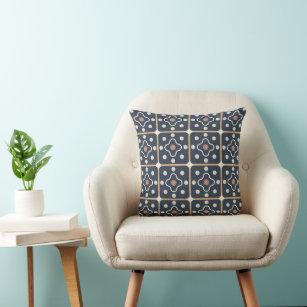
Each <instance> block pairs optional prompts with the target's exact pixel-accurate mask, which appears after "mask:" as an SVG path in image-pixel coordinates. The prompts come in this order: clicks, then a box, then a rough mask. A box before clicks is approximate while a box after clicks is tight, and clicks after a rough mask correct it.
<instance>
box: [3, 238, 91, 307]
mask: <svg viewBox="0 0 307 307" xmlns="http://www.w3.org/2000/svg"><path fill="white" fill-rule="evenodd" d="M45 245H48V246H50V245H52V246H55V247H57V249H58V250H59V252H60V256H61V260H62V266H63V271H64V275H65V279H66V285H67V291H68V295H69V300H70V305H71V307H83V301H82V294H81V288H80V280H79V272H78V266H77V258H76V252H77V249H78V247H81V246H84V247H85V246H87V238H83V239H76V240H68V241H59V242H48V243H40V244H31V245H22V246H15V245H14V246H12V245H9V244H8V243H6V242H2V241H0V247H19V248H20V247H26V248H27V266H28V306H29V307H34V279H33V248H34V247H36V246H45Z"/></svg>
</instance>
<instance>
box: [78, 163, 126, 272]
mask: <svg viewBox="0 0 307 307" xmlns="http://www.w3.org/2000/svg"><path fill="white" fill-rule="evenodd" d="M84 202H85V207H86V215H87V219H88V224H89V227H90V231H91V236H92V238H93V241H94V244H95V246H96V249H97V251H98V254H99V255H100V257H101V258H102V260H103V261H104V262H105V263H107V264H108V265H110V266H112V259H113V257H115V256H117V255H118V253H117V249H116V244H115V233H116V231H117V229H118V227H119V225H120V223H121V222H122V221H123V220H124V218H125V217H126V216H127V215H128V210H127V201H126V192H125V188H124V185H123V180H122V178H121V176H120V172H119V171H117V169H116V167H115V166H114V165H111V164H106V163H103V164H102V165H101V166H99V167H97V168H96V169H94V170H93V172H92V173H91V174H90V175H89V176H88V177H87V179H86V181H85V184H84Z"/></svg>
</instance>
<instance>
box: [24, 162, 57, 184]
mask: <svg viewBox="0 0 307 307" xmlns="http://www.w3.org/2000/svg"><path fill="white" fill-rule="evenodd" d="M50 159H51V156H49V157H46V158H44V159H42V160H40V161H39V162H38V163H37V164H34V165H30V168H28V169H27V170H26V172H25V175H24V180H25V181H32V180H34V179H35V177H36V175H37V173H38V171H39V170H40V169H41V168H42V167H43V166H45V165H46V164H47V163H48V162H49V160H50Z"/></svg>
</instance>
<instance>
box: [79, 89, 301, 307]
mask: <svg viewBox="0 0 307 307" xmlns="http://www.w3.org/2000/svg"><path fill="white" fill-rule="evenodd" d="M238 107H245V108H246V110H247V113H246V117H245V119H244V121H243V125H242V133H241V142H240V156H239V168H240V174H239V175H240V190H241V194H242V202H243V210H242V214H240V215H236V216H192V217H190V216H178V217H169V216H155V217H141V216H139V215H138V203H139V195H140V189H141V174H140V165H139V149H138V142H137V135H136V131H135V128H134V125H133V122H132V120H131V117H130V115H129V110H130V109H137V110H142V111H148V112H155V113H165V114H204V113H215V112H221V111H228V110H232V109H235V108H238ZM84 198H85V205H86V212H87V217H88V222H89V226H90V230H91V234H92V237H93V240H94V243H95V246H96V248H97V251H98V253H99V255H100V257H101V259H102V260H103V261H104V262H105V263H106V264H108V265H109V266H111V267H113V268H116V269H122V270H128V269H129V270H132V273H131V278H130V283H129V287H128V293H127V298H126V305H125V306H126V307H133V306H137V300H138V296H139V291H140V288H141V282H142V278H143V274H144V271H145V270H204V271H206V270H235V271H236V272H237V276H238V280H239V283H240V287H241V292H242V296H243V299H244V302H245V306H248V307H251V306H259V303H258V299H257V295H256V291H255V287H254V284H253V280H252V275H251V271H250V269H251V268H259V267H265V266H268V265H270V264H272V263H274V262H275V261H276V260H277V259H278V258H279V257H280V255H281V254H282V252H283V250H284V249H285V247H286V245H287V242H288V239H289V236H290V233H291V230H292V227H293V224H294V221H295V216H296V213H297V209H298V198H299V191H298V183H297V181H296V180H295V178H294V177H293V176H292V175H291V174H290V173H289V172H288V171H287V170H286V169H284V168H282V167H281V165H280V163H279V161H278V158H277V156H276V154H275V151H274V148H273V146H272V144H271V141H270V138H269V136H268V133H267V131H266V129H265V127H264V124H263V122H262V120H261V118H260V116H259V114H258V112H257V110H256V108H255V106H254V105H253V103H252V102H251V101H250V99H249V98H248V97H246V96H244V95H242V94H238V93H232V92H211V91H157V92H149V93H145V94H143V95H140V96H139V97H137V98H136V99H135V100H134V101H133V102H132V103H131V104H130V105H129V107H128V109H127V110H126V112H125V113H124V115H123V117H122V119H121V121H120V123H119V126H118V128H117V131H116V133H115V135H114V137H113V141H112V144H111V146H110V149H109V151H108V153H107V156H106V158H105V160H104V162H103V163H102V165H100V166H99V167H97V168H96V169H95V170H94V171H93V172H92V173H91V174H90V175H89V177H88V178H87V180H86V183H85V188H84Z"/></svg>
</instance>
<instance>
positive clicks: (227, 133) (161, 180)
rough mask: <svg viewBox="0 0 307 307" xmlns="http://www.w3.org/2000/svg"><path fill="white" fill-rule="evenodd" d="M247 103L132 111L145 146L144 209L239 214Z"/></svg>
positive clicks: (142, 154)
mask: <svg viewBox="0 0 307 307" xmlns="http://www.w3.org/2000/svg"><path fill="white" fill-rule="evenodd" d="M245 112H246V111H245V109H244V108H239V109H236V110H233V111H228V112H221V113H215V114H208V115H167V114H154V113H150V112H144V111H137V110H132V111H130V113H131V117H132V119H133V122H134V125H135V128H136V132H137V137H138V142H139V149H140V160H141V161H140V164H141V176H142V189H141V195H140V204H139V214H140V215H143V216H151V215H170V216H174V215H212V214H224V215H236V214H239V212H240V210H241V208H242V202H241V195H240V188H239V167H238V156H239V143H240V132H241V126H242V120H243V118H244V115H245Z"/></svg>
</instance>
